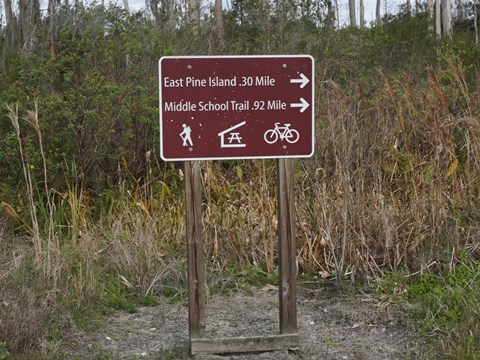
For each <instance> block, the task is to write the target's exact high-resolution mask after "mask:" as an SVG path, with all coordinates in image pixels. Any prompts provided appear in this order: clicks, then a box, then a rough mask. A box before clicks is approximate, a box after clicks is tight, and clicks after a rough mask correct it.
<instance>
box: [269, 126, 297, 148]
mask: <svg viewBox="0 0 480 360" xmlns="http://www.w3.org/2000/svg"><path fill="white" fill-rule="evenodd" d="M291 125H292V124H283V126H280V123H279V122H277V123H275V128H274V129H269V130H267V131H265V134H264V135H263V138H264V139H265V142H267V143H268V144H273V143H276V142H277V141H278V139H280V141H283V140H287V142H289V143H290V144H295V143H296V142H297V141H298V139H300V134H299V133H298V131H297V130H295V129H291V128H290V126H291Z"/></svg>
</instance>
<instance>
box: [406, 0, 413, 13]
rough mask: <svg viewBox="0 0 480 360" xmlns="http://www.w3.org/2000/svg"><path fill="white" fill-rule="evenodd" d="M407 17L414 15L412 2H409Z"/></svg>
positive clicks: (408, 0)
mask: <svg viewBox="0 0 480 360" xmlns="http://www.w3.org/2000/svg"><path fill="white" fill-rule="evenodd" d="M407 15H408V16H410V15H412V2H411V1H410V0H407Z"/></svg>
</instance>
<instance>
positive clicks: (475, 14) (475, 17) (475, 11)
mask: <svg viewBox="0 0 480 360" xmlns="http://www.w3.org/2000/svg"><path fill="white" fill-rule="evenodd" d="M473 27H474V29H475V44H477V45H478V4H476V3H475V2H474V3H473Z"/></svg>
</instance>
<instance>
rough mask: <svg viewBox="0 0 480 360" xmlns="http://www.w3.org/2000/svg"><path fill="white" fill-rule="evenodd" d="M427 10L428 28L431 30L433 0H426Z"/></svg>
mask: <svg viewBox="0 0 480 360" xmlns="http://www.w3.org/2000/svg"><path fill="white" fill-rule="evenodd" d="M427 11H428V29H429V30H430V31H432V30H433V24H432V22H433V0H427Z"/></svg>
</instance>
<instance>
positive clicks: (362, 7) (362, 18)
mask: <svg viewBox="0 0 480 360" xmlns="http://www.w3.org/2000/svg"><path fill="white" fill-rule="evenodd" d="M360 28H361V29H364V28H365V5H364V3H363V0H360Z"/></svg>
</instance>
